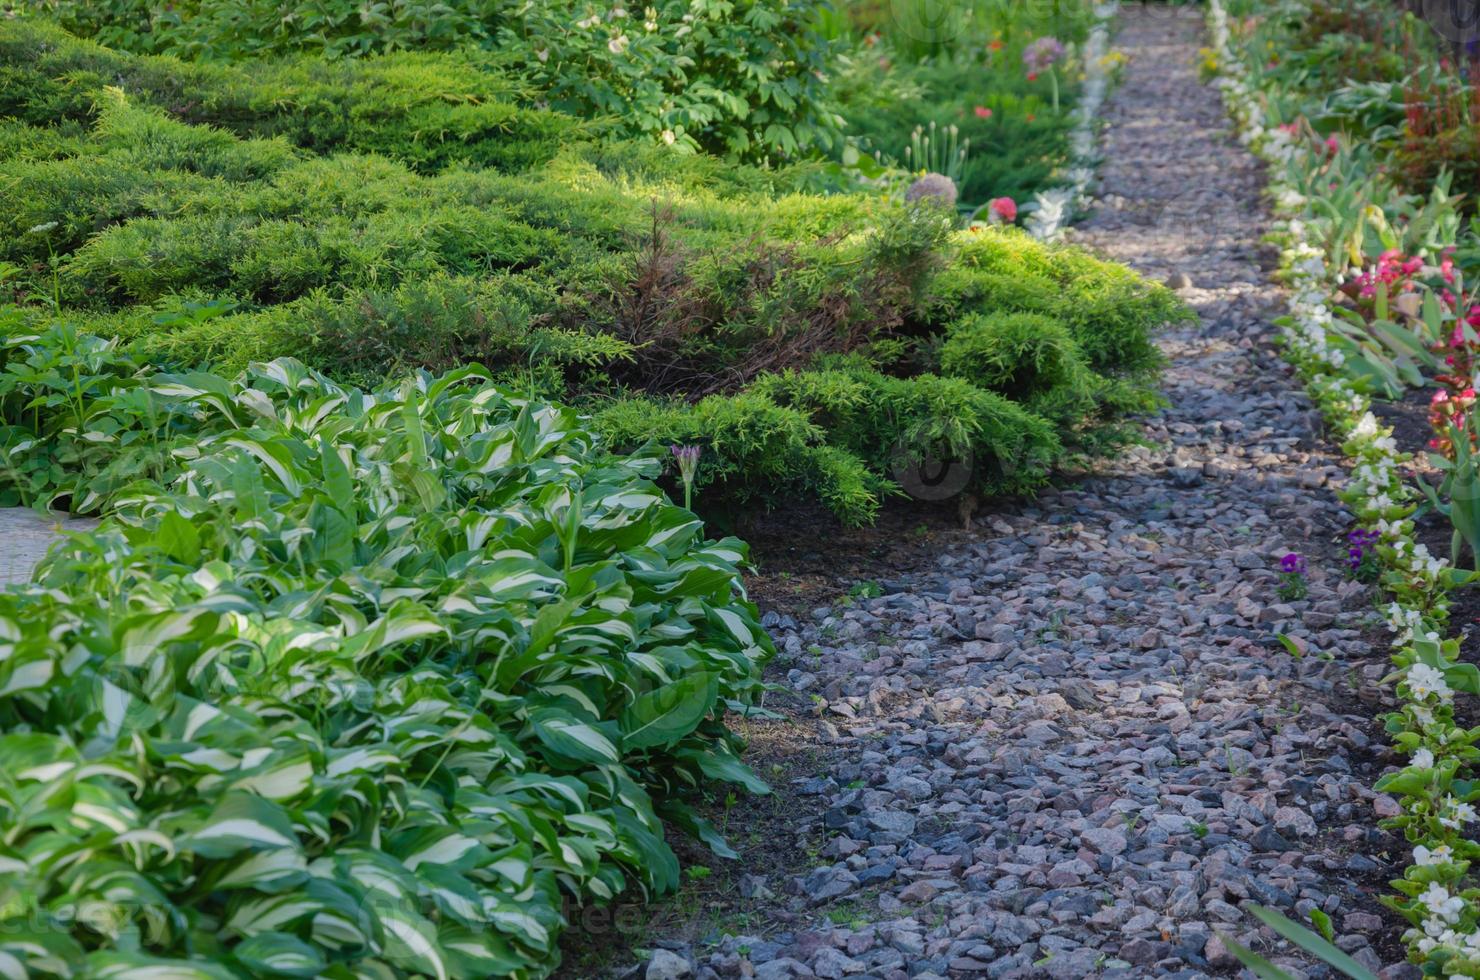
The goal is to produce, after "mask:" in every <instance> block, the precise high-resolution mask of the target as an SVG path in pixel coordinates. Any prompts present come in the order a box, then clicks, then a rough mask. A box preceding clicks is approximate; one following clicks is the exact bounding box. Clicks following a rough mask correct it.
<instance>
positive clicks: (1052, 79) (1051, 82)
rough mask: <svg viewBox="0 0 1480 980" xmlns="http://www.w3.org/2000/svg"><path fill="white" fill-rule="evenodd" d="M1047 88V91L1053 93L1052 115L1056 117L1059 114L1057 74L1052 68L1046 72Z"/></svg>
mask: <svg viewBox="0 0 1480 980" xmlns="http://www.w3.org/2000/svg"><path fill="white" fill-rule="evenodd" d="M1048 86H1049V90H1050V91H1051V92H1053V113H1054V115H1058V114H1059V73H1058V72H1057V71H1055V70H1054V69H1052V68H1050V69H1049V70H1048Z"/></svg>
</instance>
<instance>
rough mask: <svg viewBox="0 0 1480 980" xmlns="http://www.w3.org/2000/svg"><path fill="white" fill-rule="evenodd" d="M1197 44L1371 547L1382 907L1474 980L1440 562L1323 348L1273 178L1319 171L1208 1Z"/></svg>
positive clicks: (1320, 305) (1470, 748) (1311, 273)
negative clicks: (1238, 149)
mask: <svg viewBox="0 0 1480 980" xmlns="http://www.w3.org/2000/svg"><path fill="white" fill-rule="evenodd" d="M1208 30H1209V35H1210V37H1211V42H1212V53H1213V55H1214V59H1215V71H1216V72H1217V74H1218V79H1217V85H1218V87H1219V88H1220V89H1221V91H1222V96H1223V101H1224V105H1225V107H1226V108H1227V110H1228V112H1229V114H1230V115H1231V116H1232V117H1233V120H1234V122H1235V124H1236V127H1237V130H1238V135H1239V140H1240V142H1242V143H1243V144H1244V145H1245V146H1247V147H1248V148H1249V149H1250V150H1251V151H1252V152H1253V153H1254V154H1255V155H1257V156H1258V157H1260V158H1261V159H1263V160H1264V161H1265V162H1266V163H1268V164H1269V165H1270V168H1271V179H1270V183H1269V191H1270V194H1271V196H1272V198H1273V200H1274V213H1275V216H1276V218H1277V219H1278V220H1277V221H1276V223H1275V225H1274V233H1273V234H1272V235H1271V236H1270V237H1271V239H1272V240H1274V241H1276V242H1278V243H1279V244H1280V246H1281V259H1280V269H1281V273H1282V277H1283V279H1284V280H1285V282H1286V283H1287V285H1288V287H1289V299H1288V308H1289V315H1288V316H1287V317H1284V318H1282V319H1281V320H1280V321H1278V322H1279V324H1280V326H1281V327H1282V333H1283V339H1284V355H1285V358H1286V359H1287V360H1288V361H1289V362H1290V363H1291V364H1292V365H1293V366H1294V367H1295V369H1296V371H1297V373H1298V374H1299V375H1300V377H1301V379H1302V380H1303V381H1304V383H1305V387H1306V390H1307V392H1308V393H1309V394H1310V397H1311V398H1312V400H1313V401H1314V402H1315V404H1316V405H1317V406H1318V407H1319V409H1320V410H1321V413H1322V415H1323V416H1324V417H1325V419H1326V421H1327V423H1328V424H1329V425H1330V426H1331V428H1332V430H1333V432H1334V433H1336V434H1337V435H1338V436H1339V437H1340V438H1341V440H1342V442H1341V448H1342V451H1343V452H1344V453H1345V454H1346V455H1347V456H1348V457H1349V458H1350V459H1351V462H1352V468H1351V472H1350V476H1349V479H1348V480H1347V481H1346V484H1345V486H1344V487H1343V488H1342V489H1341V490H1339V491H1338V495H1339V497H1340V498H1341V500H1342V501H1343V502H1344V503H1345V504H1346V505H1347V507H1348V508H1350V509H1351V511H1352V513H1353V514H1354V515H1355V517H1356V518H1357V520H1358V522H1359V523H1361V524H1364V525H1366V526H1367V527H1369V528H1371V529H1373V530H1376V531H1378V532H1379V533H1380V535H1381V537H1380V539H1379V541H1380V543H1379V544H1378V546H1377V552H1378V557H1379V561H1380V564H1381V567H1382V576H1381V582H1382V586H1383V588H1384V590H1385V591H1386V592H1387V594H1388V596H1389V597H1390V600H1391V601H1390V602H1388V603H1387V604H1386V605H1385V606H1384V607H1383V611H1384V613H1385V616H1386V619H1387V623H1388V627H1389V629H1390V630H1392V631H1393V633H1394V640H1393V649H1392V659H1393V664H1394V667H1395V670H1394V671H1393V673H1391V674H1390V675H1389V676H1388V677H1387V678H1385V681H1386V682H1396V693H1397V695H1398V698H1399V707H1398V709H1397V710H1396V711H1394V712H1392V713H1390V714H1388V715H1387V716H1386V719H1385V721H1386V730H1387V731H1388V733H1389V734H1390V735H1391V736H1392V742H1393V746H1394V748H1395V749H1396V750H1397V751H1399V752H1402V753H1405V754H1407V755H1408V757H1409V758H1408V763H1407V765H1406V766H1405V767H1403V768H1402V769H1399V770H1397V771H1396V772H1392V773H1389V774H1388V775H1386V776H1384V777H1383V778H1382V779H1380V780H1379V781H1378V782H1377V784H1376V786H1375V789H1377V790H1378V791H1379V792H1387V793H1391V794H1393V795H1394V796H1396V797H1397V799H1398V803H1399V807H1400V811H1401V812H1400V813H1399V815H1398V816H1395V817H1391V818H1388V819H1386V820H1384V821H1383V822H1382V824H1383V826H1385V827H1387V828H1389V829H1393V830H1401V831H1402V832H1403V834H1404V836H1405V837H1406V838H1407V840H1408V842H1409V843H1410V844H1412V845H1413V860H1412V863H1411V864H1410V865H1409V866H1408V867H1407V868H1405V870H1404V873H1403V878H1402V880H1400V881H1395V882H1394V883H1393V885H1394V888H1395V889H1396V890H1397V891H1398V893H1399V894H1398V895H1397V896H1391V897H1389V898H1387V899H1385V904H1388V905H1389V906H1390V907H1392V908H1394V909H1396V910H1397V911H1398V912H1399V913H1401V914H1402V915H1403V916H1404V918H1405V919H1407V920H1408V922H1409V923H1410V924H1411V928H1410V929H1408V930H1407V931H1406V932H1405V933H1404V935H1403V939H1404V941H1405V943H1406V944H1407V945H1408V949H1409V957H1410V959H1411V960H1413V961H1415V962H1421V963H1427V964H1429V965H1430V966H1432V967H1435V968H1436V969H1435V972H1436V973H1437V974H1439V975H1443V976H1462V977H1475V976H1480V928H1477V909H1480V890H1477V889H1473V888H1466V887H1465V877H1466V871H1467V869H1468V866H1469V860H1468V859H1469V858H1470V857H1473V856H1475V855H1477V854H1480V847H1477V846H1476V845H1475V844H1474V843H1473V842H1472V841H1470V839H1469V836H1468V834H1467V832H1466V830H1465V828H1466V825H1468V824H1470V823H1471V822H1473V821H1474V820H1475V819H1476V813H1475V810H1474V808H1473V806H1472V805H1471V801H1472V799H1474V797H1475V796H1476V795H1480V792H1476V791H1471V789H1470V787H1469V786H1468V782H1467V781H1468V780H1469V779H1472V778H1474V777H1475V775H1476V766H1475V761H1476V757H1477V756H1480V751H1477V750H1476V749H1475V747H1474V745H1473V742H1474V741H1475V739H1476V737H1477V736H1480V729H1477V730H1476V732H1475V733H1474V734H1471V733H1470V732H1468V731H1466V730H1465V729H1463V728H1461V727H1460V726H1458V725H1457V724H1456V723H1455V721H1454V709H1453V697H1454V690H1453V688H1452V686H1451V684H1452V683H1453V682H1455V681H1456V680H1457V678H1459V677H1460V676H1462V675H1463V674H1464V673H1465V671H1466V668H1465V667H1464V666H1462V665H1461V664H1460V662H1459V657H1458V654H1459V644H1458V641H1457V640H1453V639H1447V640H1446V639H1443V638H1442V637H1443V633H1444V629H1445V625H1446V621H1447V613H1448V605H1449V600H1448V595H1447V593H1448V592H1449V590H1450V589H1451V588H1452V587H1453V584H1454V582H1453V576H1452V575H1451V573H1450V571H1449V569H1447V567H1446V562H1444V561H1443V560H1442V559H1439V558H1435V557H1433V556H1431V555H1429V554H1428V551H1427V549H1426V548H1425V547H1424V546H1423V545H1422V544H1418V543H1417V542H1416V541H1415V539H1414V523H1413V520H1412V515H1413V513H1414V511H1415V510H1416V509H1417V502H1418V501H1419V499H1420V497H1419V494H1418V491H1417V490H1416V488H1415V487H1414V486H1412V485H1410V484H1409V483H1407V482H1405V480H1404V478H1403V475H1402V473H1401V471H1400V466H1401V464H1402V463H1404V462H1405V461H1407V460H1409V459H1411V458H1412V457H1411V456H1410V455H1408V454H1404V453H1400V452H1399V451H1398V447H1397V445H1396V443H1395V441H1394V439H1393V437H1392V431H1391V429H1388V428H1384V427H1383V426H1381V425H1379V424H1378V421H1377V419H1376V417H1375V416H1374V415H1373V414H1372V412H1371V401H1370V399H1369V398H1368V397H1367V396H1366V395H1364V394H1362V393H1360V392H1359V391H1357V390H1356V388H1355V387H1354V386H1353V385H1352V384H1351V382H1350V381H1349V380H1348V378H1347V377H1346V375H1344V374H1343V372H1342V366H1343V364H1342V356H1341V353H1340V351H1338V350H1335V349H1333V348H1332V347H1331V346H1329V345H1328V339H1329V336H1330V325H1331V322H1332V313H1331V310H1330V307H1329V305H1328V303H1327V300H1328V299H1329V298H1330V297H1331V296H1333V294H1334V293H1335V290H1336V288H1337V286H1338V285H1339V284H1340V281H1341V278H1340V277H1341V273H1342V270H1341V269H1339V268H1332V267H1331V266H1330V265H1328V263H1327V261H1326V255H1327V254H1328V253H1327V251H1326V250H1325V249H1324V248H1322V247H1320V246H1323V245H1329V244H1330V243H1328V242H1314V243H1313V242H1312V241H1311V232H1310V229H1309V228H1308V227H1307V226H1306V224H1305V222H1304V221H1303V220H1302V214H1303V211H1302V209H1303V208H1304V206H1305V204H1306V199H1305V198H1304V197H1303V196H1302V195H1301V194H1300V192H1299V190H1298V189H1297V187H1296V185H1295V184H1294V183H1293V182H1292V181H1290V180H1288V179H1286V178H1285V177H1282V176H1281V173H1284V174H1292V173H1294V174H1309V173H1312V172H1314V171H1315V170H1317V169H1318V168H1319V167H1320V166H1321V164H1322V162H1323V161H1322V159H1321V158H1320V157H1319V156H1318V154H1317V153H1316V152H1315V150H1314V148H1313V147H1311V146H1306V145H1303V144H1302V143H1301V142H1300V141H1299V140H1298V139H1296V138H1295V137H1293V136H1292V135H1291V134H1290V132H1288V131H1287V130H1283V129H1279V128H1275V127H1270V126H1269V125H1268V121H1267V117H1266V113H1265V110H1264V101H1263V98H1262V93H1261V92H1260V91H1259V90H1258V88H1257V87H1256V86H1255V85H1253V84H1251V82H1250V81H1249V74H1250V73H1249V69H1248V66H1247V65H1245V64H1244V63H1242V62H1241V61H1240V60H1239V59H1238V57H1237V56H1236V55H1235V53H1234V51H1233V49H1232V47H1231V45H1230V40H1229V28H1228V15H1227V11H1226V10H1225V9H1224V7H1223V4H1222V2H1221V0H1209V3H1208ZM1468 669H1469V670H1473V668H1468ZM1426 972H1428V971H1426Z"/></svg>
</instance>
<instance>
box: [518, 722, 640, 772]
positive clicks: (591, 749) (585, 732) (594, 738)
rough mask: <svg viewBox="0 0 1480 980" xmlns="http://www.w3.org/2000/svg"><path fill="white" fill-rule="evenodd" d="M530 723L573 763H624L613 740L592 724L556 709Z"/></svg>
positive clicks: (560, 753)
mask: <svg viewBox="0 0 1480 980" xmlns="http://www.w3.org/2000/svg"><path fill="white" fill-rule="evenodd" d="M529 722H530V725H531V726H532V727H533V728H534V732H535V735H536V736H537V737H538V738H539V740H540V741H541V742H543V743H544V744H545V746H546V747H547V748H549V749H551V750H552V751H554V752H556V753H557V754H559V755H561V756H564V757H565V758H566V759H569V760H571V761H573V762H590V763H596V764H598V765H606V764H611V763H615V762H619V761H621V756H620V755H619V754H618V752H617V747H616V746H615V745H613V744H612V741H611V739H609V738H607V737H606V736H605V735H603V734H602V733H601V732H600V731H599V730H598V729H597V728H596V727H595V726H593V725H588V724H586V723H584V722H581V721H577V720H576V719H575V718H571V717H569V716H567V715H564V714H562V713H561V712H559V711H556V710H553V709H545V710H540V711H536V712H534V713H532V714H531V715H530V719H529Z"/></svg>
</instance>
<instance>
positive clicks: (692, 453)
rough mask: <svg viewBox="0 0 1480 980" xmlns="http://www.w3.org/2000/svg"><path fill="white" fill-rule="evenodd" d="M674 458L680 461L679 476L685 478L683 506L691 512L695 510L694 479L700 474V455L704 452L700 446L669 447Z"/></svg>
mask: <svg viewBox="0 0 1480 980" xmlns="http://www.w3.org/2000/svg"><path fill="white" fill-rule="evenodd" d="M668 449H669V451H671V452H672V453H673V458H674V459H675V460H677V461H678V475H679V476H681V477H682V478H683V505H684V506H685V507H687V508H688V509H689V510H693V509H694V477H696V476H697V475H698V474H699V453H700V452H701V451H702V450H701V449H700V447H698V446H678V445H674V446H669V447H668Z"/></svg>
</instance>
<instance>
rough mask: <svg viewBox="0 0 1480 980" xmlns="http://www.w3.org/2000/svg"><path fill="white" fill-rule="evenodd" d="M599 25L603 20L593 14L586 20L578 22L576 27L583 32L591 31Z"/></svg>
mask: <svg viewBox="0 0 1480 980" xmlns="http://www.w3.org/2000/svg"><path fill="white" fill-rule="evenodd" d="M599 23H601V18H600V17H598V16H596V15H595V14H592V15H591V16H590V17H587V18H586V19H585V20H578V21H576V26H577V27H579V28H580V29H581V30H583V31H589V30H590V29H591V28H593V27H595V26H596V25H597V24H599Z"/></svg>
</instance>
